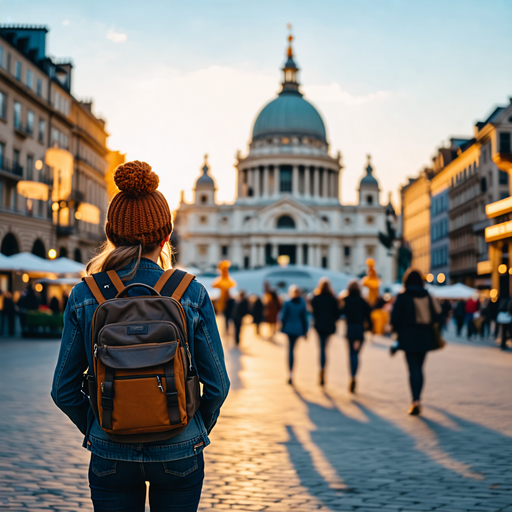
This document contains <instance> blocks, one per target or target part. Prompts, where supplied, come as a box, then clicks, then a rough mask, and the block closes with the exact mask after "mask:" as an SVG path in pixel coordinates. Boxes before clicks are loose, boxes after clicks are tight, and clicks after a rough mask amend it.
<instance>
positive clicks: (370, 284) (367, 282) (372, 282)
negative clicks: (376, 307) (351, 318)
mask: <svg viewBox="0 0 512 512" xmlns="http://www.w3.org/2000/svg"><path fill="white" fill-rule="evenodd" d="M366 264H367V265H368V270H367V271H366V276H365V277H364V278H363V281H362V284H363V286H366V287H367V288H368V302H369V304H370V306H372V305H373V304H374V302H375V301H376V300H377V298H378V296H379V277H378V276H377V271H376V270H375V260H374V259H373V258H368V259H367V260H366Z"/></svg>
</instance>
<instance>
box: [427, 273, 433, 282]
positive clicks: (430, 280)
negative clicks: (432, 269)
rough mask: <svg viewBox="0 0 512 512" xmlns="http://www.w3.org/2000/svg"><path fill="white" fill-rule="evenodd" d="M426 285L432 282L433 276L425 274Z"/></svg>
mask: <svg viewBox="0 0 512 512" xmlns="http://www.w3.org/2000/svg"><path fill="white" fill-rule="evenodd" d="M426 280H427V283H431V282H432V281H433V280H434V274H427V277H426Z"/></svg>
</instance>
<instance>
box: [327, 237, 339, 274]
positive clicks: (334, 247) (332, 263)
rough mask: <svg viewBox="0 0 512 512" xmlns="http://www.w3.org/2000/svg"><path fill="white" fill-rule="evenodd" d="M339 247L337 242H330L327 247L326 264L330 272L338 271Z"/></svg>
mask: <svg viewBox="0 0 512 512" xmlns="http://www.w3.org/2000/svg"><path fill="white" fill-rule="evenodd" d="M340 260H341V258H340V245H339V242H336V241H331V243H330V245H329V261H328V262H327V263H328V264H329V265H328V266H329V269H330V270H336V271H340V270H341V268H340V264H341V261H340Z"/></svg>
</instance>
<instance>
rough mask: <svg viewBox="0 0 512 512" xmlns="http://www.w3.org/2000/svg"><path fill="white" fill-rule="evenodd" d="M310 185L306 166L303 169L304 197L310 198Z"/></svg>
mask: <svg viewBox="0 0 512 512" xmlns="http://www.w3.org/2000/svg"><path fill="white" fill-rule="evenodd" d="M310 184H311V178H310V172H309V165H308V166H306V168H305V169H304V195H305V196H306V197H309V196H311V189H310Z"/></svg>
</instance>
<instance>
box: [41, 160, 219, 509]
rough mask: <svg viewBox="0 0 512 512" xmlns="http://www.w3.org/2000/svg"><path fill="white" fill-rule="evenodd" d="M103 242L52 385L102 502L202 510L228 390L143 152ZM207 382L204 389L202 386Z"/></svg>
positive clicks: (214, 339)
mask: <svg viewBox="0 0 512 512" xmlns="http://www.w3.org/2000/svg"><path fill="white" fill-rule="evenodd" d="M114 181H115V183H116V185H117V187H118V188H119V192H118V193H117V194H116V195H115V196H114V197H113V198H112V200H111V202H110V204H109V206H108V211H107V223H106V225H105V234H106V236H107V242H106V244H105V245H104V247H103V249H102V251H101V253H100V254H99V255H98V256H96V257H95V258H93V259H92V260H91V261H90V262H89V263H88V264H87V269H86V270H87V274H88V275H87V277H85V278H84V279H83V282H82V283H79V284H78V285H76V286H75V287H74V288H73V290H72V291H71V293H70V295H69V299H68V302H67V305H66V310H65V313H64V330H63V333H62V341H61V348H60V354H59V358H58V362H57V367H56V369H55V374H54V378H53V385H52V391H51V396H52V398H53V400H54V402H55V404H56V405H57V406H58V407H59V408H60V409H61V410H62V411H63V412H64V413H65V414H66V415H67V416H68V417H69V418H70V419H71V421H72V422H73V423H74V424H75V425H76V426H77V427H78V429H79V430H80V432H81V433H82V434H83V435H84V441H83V447H84V448H86V449H87V450H89V451H90V452H91V461H90V466H89V486H90V488H91V499H92V502H93V506H94V510H95V512H104V511H105V512H106V511H113V510H116V511H119V512H120V511H124V512H143V511H144V510H145V502H146V482H149V484H150V485H149V503H150V508H151V511H152V512H163V511H173V510H180V511H191V512H192V511H196V510H197V508H198V506H199V500H200V496H201V489H202V483H203V479H204V460H203V450H204V448H206V446H207V445H208V444H210V440H209V437H208V436H209V433H210V432H211V430H212V428H213V427H214V425H215V423H216V421H217V418H218V416H219V412H220V408H221V406H222V404H223V402H224V400H225V399H226V397H227V394H228V391H229V379H228V376H227V372H226V367H225V364H224V354H223V349H222V344H221V340H220V337H219V333H218V330H217V324H216V320H215V313H214V310H213V306H212V303H211V301H210V298H209V296H208V293H207V292H206V289H205V288H204V286H203V285H201V284H200V283H198V282H197V281H196V280H195V278H194V276H192V275H190V274H187V273H186V272H183V271H181V270H175V269H171V268H170V266H171V248H170V245H169V243H168V241H169V237H170V235H171V233H172V229H173V225H172V216H171V212H170V209H169V206H168V204H167V201H166V200H165V197H164V196H163V195H162V194H161V193H160V192H159V191H157V188H158V183H159V179H158V176H157V175H156V174H155V173H154V172H152V170H151V166H149V165H148V164H147V163H145V162H139V161H133V162H127V163H125V164H121V165H120V166H118V167H117V169H116V171H115V173H114ZM200 383H201V384H202V393H201V391H200Z"/></svg>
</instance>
